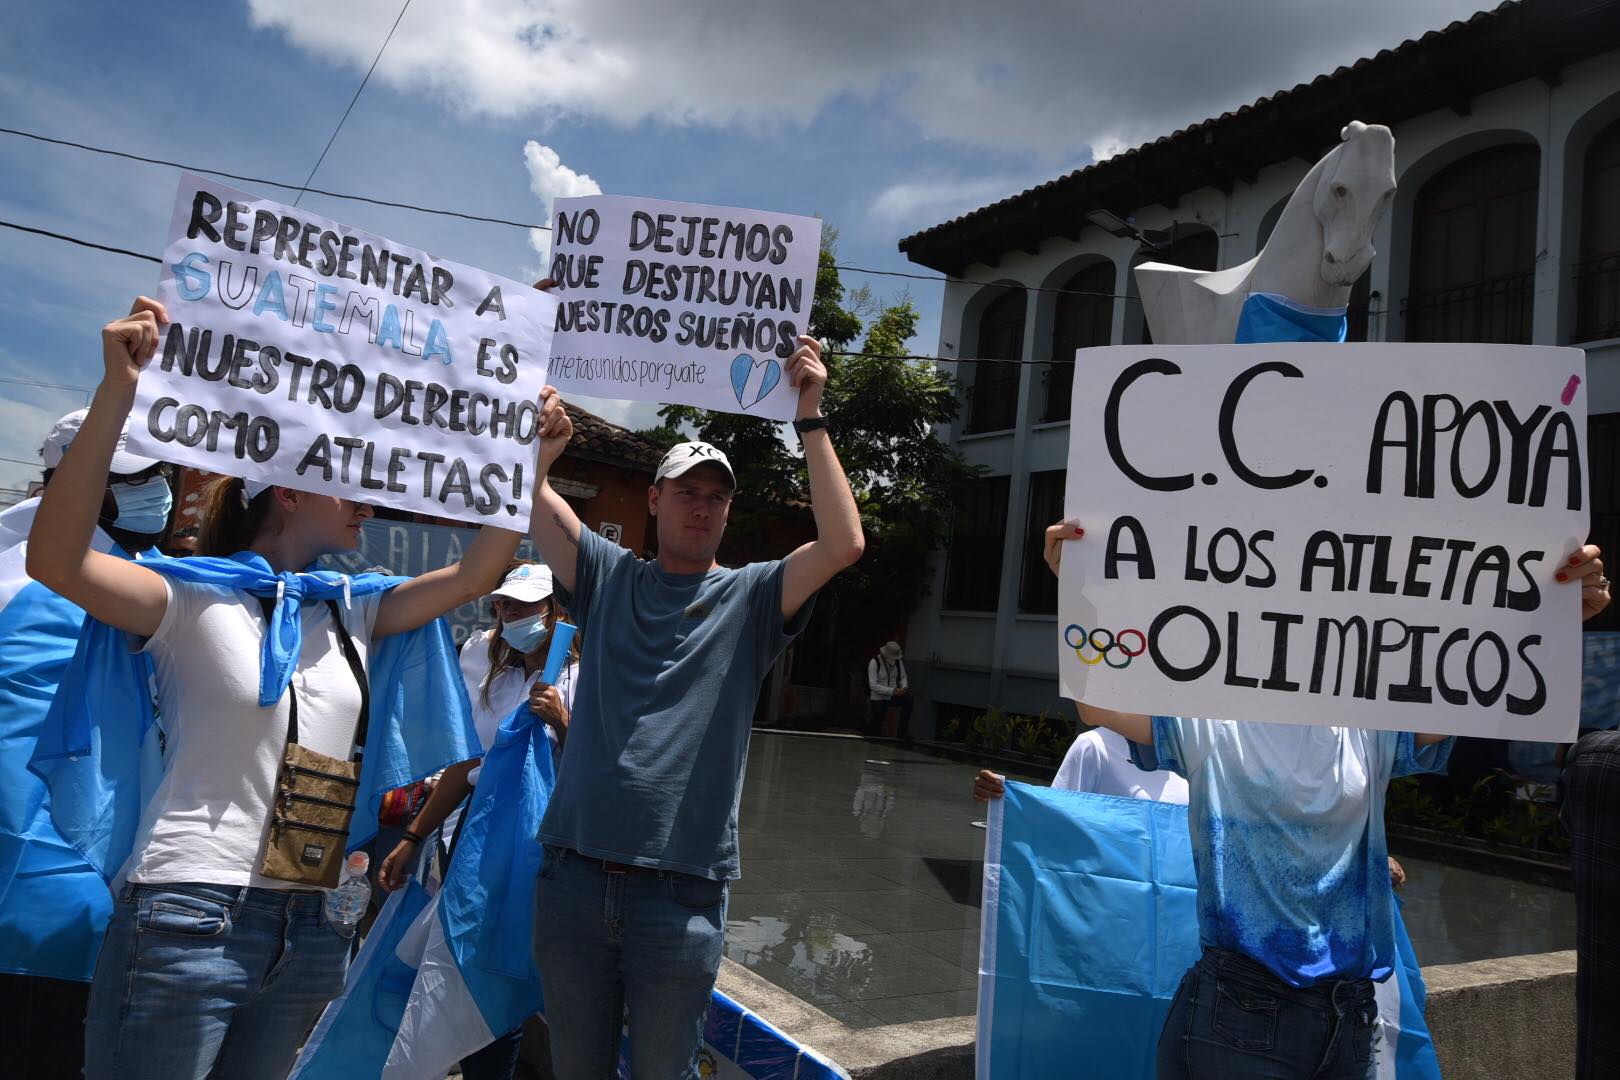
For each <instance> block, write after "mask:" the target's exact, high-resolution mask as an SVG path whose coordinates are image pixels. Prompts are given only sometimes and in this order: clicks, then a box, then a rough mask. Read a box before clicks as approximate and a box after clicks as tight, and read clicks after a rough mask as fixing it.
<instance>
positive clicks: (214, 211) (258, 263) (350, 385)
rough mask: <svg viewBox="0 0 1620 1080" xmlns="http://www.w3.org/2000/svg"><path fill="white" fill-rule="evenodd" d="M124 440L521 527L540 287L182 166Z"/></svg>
mask: <svg viewBox="0 0 1620 1080" xmlns="http://www.w3.org/2000/svg"><path fill="white" fill-rule="evenodd" d="M169 237H170V239H169V244H168V247H167V248H166V249H165V251H164V256H163V273H162V279H161V280H160V282H159V284H158V292H157V297H158V299H159V300H160V301H162V302H163V304H164V305H165V306H166V307H167V309H168V313H169V318H170V320H171V322H170V324H169V326H168V327H167V328H166V329H165V331H164V332H163V335H162V344H161V346H160V348H159V349H158V352H157V355H156V357H154V359H153V361H152V363H151V365H150V367H149V368H148V370H147V371H146V373H145V374H143V375H142V377H141V381H140V384H139V387H138V390H137V393H136V397H135V408H134V411H133V413H132V414H131V417H130V444H131V446H132V448H134V449H136V450H138V451H139V452H141V453H144V454H149V455H151V456H152V457H156V458H161V459H163V460H165V461H173V462H175V463H177V464H181V465H190V466H195V467H197V468H202V469H208V470H212V471H214V472H221V473H228V474H232V475H236V476H244V477H247V478H249V479H255V480H263V481H268V482H272V483H277V484H285V485H287V486H289V487H293V488H297V489H299V490H301V491H312V492H319V493H326V494H332V495H340V496H343V497H345V498H353V499H358V500H361V501H364V502H369V503H381V504H384V505H387V506H391V507H394V508H396V509H400V510H411V511H417V512H421V513H427V514H435V515H439V516H443V517H450V518H456V519H459V520H462V521H467V522H471V523H473V524H494V525H500V526H503V527H506V528H523V527H524V524H525V523H526V522H527V521H528V518H529V489H530V484H531V482H532V480H533V468H534V466H533V461H534V454H535V446H534V444H535V440H536V438H537V436H538V426H539V418H540V412H539V405H538V398H539V395H540V390H541V388H542V387H543V386H544V385H545V381H546V367H547V362H548V360H549V358H550V353H551V329H552V325H553V323H554V322H555V317H556V307H557V301H556V300H555V299H554V298H552V297H550V296H547V295H546V294H544V293H540V292H537V291H535V290H534V289H532V288H530V287H529V286H527V285H523V284H520V283H519V282H516V281H511V280H508V279H506V278H501V277H497V276H495V275H493V274H489V273H486V272H484V271H482V270H478V269H476V268H474V267H470V266H463V265H461V264H460V263H453V262H449V261H447V260H444V259H437V258H434V257H433V256H432V255H430V254H428V253H427V252H424V251H419V250H417V249H415V248H411V247H407V246H404V245H401V244H397V243H394V242H392V241H389V240H385V239H382V238H381V237H376V236H371V235H368V234H366V233H363V232H360V231H358V230H356V229H351V228H349V227H347V226H344V225H340V224H338V223H337V222H335V221H331V220H329V219H327V218H323V217H320V216H319V215H316V214H311V213H309V212H308V211H305V210H299V209H297V208H294V207H290V206H286V205H283V204H282V203H278V202H274V201H272V200H269V199H262V198H259V197H257V196H254V195H249V194H247V193H245V192H241V191H237V190H235V189H233V188H229V187H225V186H224V185H221V184H217V183H215V182H213V181H211V180H206V179H204V178H202V177H199V176H193V175H191V174H189V173H188V174H185V175H183V176H182V177H181V179H180V191H179V194H178V195H177V196H176V198H175V205H174V215H173V217H172V219H171V222H170V226H169Z"/></svg>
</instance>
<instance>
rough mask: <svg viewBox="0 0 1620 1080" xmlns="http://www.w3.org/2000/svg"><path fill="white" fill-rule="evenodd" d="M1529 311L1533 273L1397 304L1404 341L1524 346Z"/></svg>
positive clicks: (1506, 276) (1440, 291)
mask: <svg viewBox="0 0 1620 1080" xmlns="http://www.w3.org/2000/svg"><path fill="white" fill-rule="evenodd" d="M1534 305H1535V271H1533V270H1526V271H1524V272H1523V273H1519V274H1504V275H1502V276H1501V277H1494V278H1486V279H1484V280H1482V281H1474V282H1470V283H1469V284H1467V285H1456V286H1453V287H1452V288H1449V289H1438V290H1435V291H1434V292H1427V293H1414V294H1413V295H1411V296H1409V297H1407V298H1406V299H1405V300H1403V301H1402V302H1401V317H1402V318H1403V319H1405V320H1406V340H1407V341H1490V342H1500V343H1502V344H1505V345H1527V344H1529V343H1530V321H1531V314H1532V311H1533V309H1534Z"/></svg>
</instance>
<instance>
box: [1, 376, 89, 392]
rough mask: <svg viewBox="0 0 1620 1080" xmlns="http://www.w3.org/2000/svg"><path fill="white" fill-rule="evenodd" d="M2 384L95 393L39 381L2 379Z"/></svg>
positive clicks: (76, 387) (87, 389) (82, 387)
mask: <svg viewBox="0 0 1620 1080" xmlns="http://www.w3.org/2000/svg"><path fill="white" fill-rule="evenodd" d="M0 383H10V384H11V385H13V386H39V387H43V388H44V389H46V390H72V391H74V392H76V393H80V394H93V393H95V391H94V390H93V389H91V388H90V387H88V386H66V385H64V384H62V383H51V382H40V381H39V380H37V379H6V378H0Z"/></svg>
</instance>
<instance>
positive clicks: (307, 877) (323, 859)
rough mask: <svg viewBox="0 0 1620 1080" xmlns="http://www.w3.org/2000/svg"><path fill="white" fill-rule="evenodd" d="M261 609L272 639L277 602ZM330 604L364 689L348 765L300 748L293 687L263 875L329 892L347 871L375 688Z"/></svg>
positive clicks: (267, 602) (340, 638) (265, 603)
mask: <svg viewBox="0 0 1620 1080" xmlns="http://www.w3.org/2000/svg"><path fill="white" fill-rule="evenodd" d="M261 603H262V604H263V606H264V614H265V632H266V633H269V628H270V616H271V614H272V612H273V611H274V603H275V602H274V601H273V600H271V599H270V598H268V597H266V598H263V599H262V600H261ZM326 604H327V607H329V608H330V609H331V611H332V622H333V624H334V625H335V626H336V627H337V634H338V641H339V643H340V644H341V645H342V646H343V655H344V658H345V659H347V660H348V661H349V670H350V671H351V672H353V673H354V678H355V681H356V682H357V683H359V684H360V716H359V719H357V720H356V721H355V725H354V744H353V750H352V752H351V753H350V755H349V758H348V760H347V761H345V760H342V759H340V758H335V757H329V756H327V755H326V754H318V753H316V752H315V751H313V750H311V749H309V748H308V747H304V746H299V745H298V695H297V694H296V693H294V692H293V689H292V687H291V686H290V685H289V686H288V687H287V693H288V694H289V695H290V696H291V698H292V700H291V702H290V704H289V712H288V716H287V749H286V751H285V752H284V753H283V755H282V759H281V775H280V776H279V777H277V779H276V803H275V806H274V807H273V808H272V810H271V817H270V831H269V835H268V836H267V837H266V839H265V847H264V860H263V861H262V863H261V864H260V866H259V873H261V874H263V875H264V876H265V877H272V878H275V879H277V880H278V881H294V882H297V883H299V884H300V885H311V886H318V887H320V888H325V889H331V888H336V886H337V883H338V872H339V871H340V870H341V869H342V867H343V859H344V850H343V849H344V846H345V845H346V844H347V842H348V838H349V822H350V819H352V818H353V817H354V806H355V801H356V796H357V795H358V794H359V791H360V755H361V753H362V752H363V751H364V748H365V743H366V720H367V718H368V716H369V714H370V711H371V688H370V684H369V682H368V681H367V679H366V669H365V665H363V664H362V663H361V662H360V653H359V652H358V650H356V649H355V647H354V641H353V640H352V639H351V638H350V637H349V631H348V629H347V628H346V627H345V626H344V625H343V619H342V616H341V615H340V614H339V612H338V606H337V604H336V603H335V602H334V601H331V600H328V601H327V602H326Z"/></svg>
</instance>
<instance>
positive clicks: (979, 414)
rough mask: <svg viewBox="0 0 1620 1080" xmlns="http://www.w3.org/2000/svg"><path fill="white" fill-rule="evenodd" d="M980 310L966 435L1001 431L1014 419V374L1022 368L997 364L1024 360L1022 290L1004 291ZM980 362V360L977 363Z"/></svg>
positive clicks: (1016, 397)
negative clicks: (980, 316)
mask: <svg viewBox="0 0 1620 1080" xmlns="http://www.w3.org/2000/svg"><path fill="white" fill-rule="evenodd" d="M996 291H997V292H999V293H1001V295H1000V296H998V297H996V298H995V299H994V300H993V301H991V302H990V306H989V307H987V308H985V309H984V315H983V317H982V318H980V319H979V344H978V347H977V348H976V349H975V350H974V352H973V356H974V357H975V358H976V360H977V362H976V363H975V364H974V365H973V386H972V388H971V389H970V390H969V392H968V410H967V426H966V428H965V429H964V431H965V433H966V434H968V435H974V434H977V433H979V432H981V431H1004V430H1006V429H1007V428H1010V427H1012V426H1013V425H1014V424H1015V423H1016V422H1017V418H1018V374H1019V371H1020V370H1022V365H1020V364H1018V363H998V362H997V361H1002V360H1012V361H1018V360H1022V359H1023V358H1024V312H1025V310H1026V307H1027V303H1026V301H1025V292H1024V290H1023V289H1021V288H1020V289H1004V288H1000V287H999V286H998V287H997V288H996ZM980 358H982V359H980Z"/></svg>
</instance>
